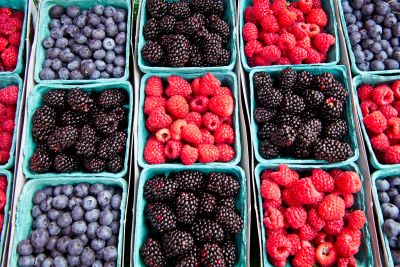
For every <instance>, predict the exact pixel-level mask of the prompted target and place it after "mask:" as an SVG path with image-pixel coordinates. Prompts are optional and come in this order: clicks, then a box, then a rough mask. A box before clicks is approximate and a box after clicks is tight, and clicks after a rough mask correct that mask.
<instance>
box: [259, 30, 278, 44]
mask: <svg viewBox="0 0 400 267" xmlns="http://www.w3.org/2000/svg"><path fill="white" fill-rule="evenodd" d="M278 39H279V35H278V34H277V33H273V32H271V33H265V34H263V35H262V39H261V40H263V41H264V43H265V44H266V45H276V44H277V43H278Z"/></svg>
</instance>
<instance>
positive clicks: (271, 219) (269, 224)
mask: <svg viewBox="0 0 400 267" xmlns="http://www.w3.org/2000/svg"><path fill="white" fill-rule="evenodd" d="M284 221H285V219H284V217H283V214H282V213H281V212H280V211H279V210H278V209H277V208H273V207H267V208H266V209H265V211H264V219H263V223H264V226H265V227H266V228H267V229H269V230H277V229H281V228H283V227H284V226H285V222H284Z"/></svg>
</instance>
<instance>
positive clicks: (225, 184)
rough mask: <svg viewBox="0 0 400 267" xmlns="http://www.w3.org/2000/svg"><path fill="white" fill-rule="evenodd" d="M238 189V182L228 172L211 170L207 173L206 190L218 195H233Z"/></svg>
mask: <svg viewBox="0 0 400 267" xmlns="http://www.w3.org/2000/svg"><path fill="white" fill-rule="evenodd" d="M239 189H240V184H239V182H238V181H237V180H236V178H235V177H233V176H232V175H230V174H226V173H221V172H212V173H210V174H209V175H208V184H207V190H208V191H210V192H212V193H214V194H216V195H218V196H220V197H234V196H236V195H237V193H238V192H239Z"/></svg>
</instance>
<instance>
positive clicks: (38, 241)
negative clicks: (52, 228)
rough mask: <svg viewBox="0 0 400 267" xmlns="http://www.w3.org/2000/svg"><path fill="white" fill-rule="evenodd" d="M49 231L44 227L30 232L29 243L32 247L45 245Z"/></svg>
mask: <svg viewBox="0 0 400 267" xmlns="http://www.w3.org/2000/svg"><path fill="white" fill-rule="evenodd" d="M49 237H50V236H49V232H47V230H46V229H36V230H34V231H32V234H31V238H30V239H31V244H32V246H33V247H34V248H44V247H46V244H47V241H49Z"/></svg>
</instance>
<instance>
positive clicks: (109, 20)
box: [104, 17, 115, 28]
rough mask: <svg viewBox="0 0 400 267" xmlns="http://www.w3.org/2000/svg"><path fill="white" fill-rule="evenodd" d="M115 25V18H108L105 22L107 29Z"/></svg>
mask: <svg viewBox="0 0 400 267" xmlns="http://www.w3.org/2000/svg"><path fill="white" fill-rule="evenodd" d="M113 24H115V21H114V18H112V17H109V18H106V20H105V22H104V26H106V28H107V27H109V26H111V25H113Z"/></svg>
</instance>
